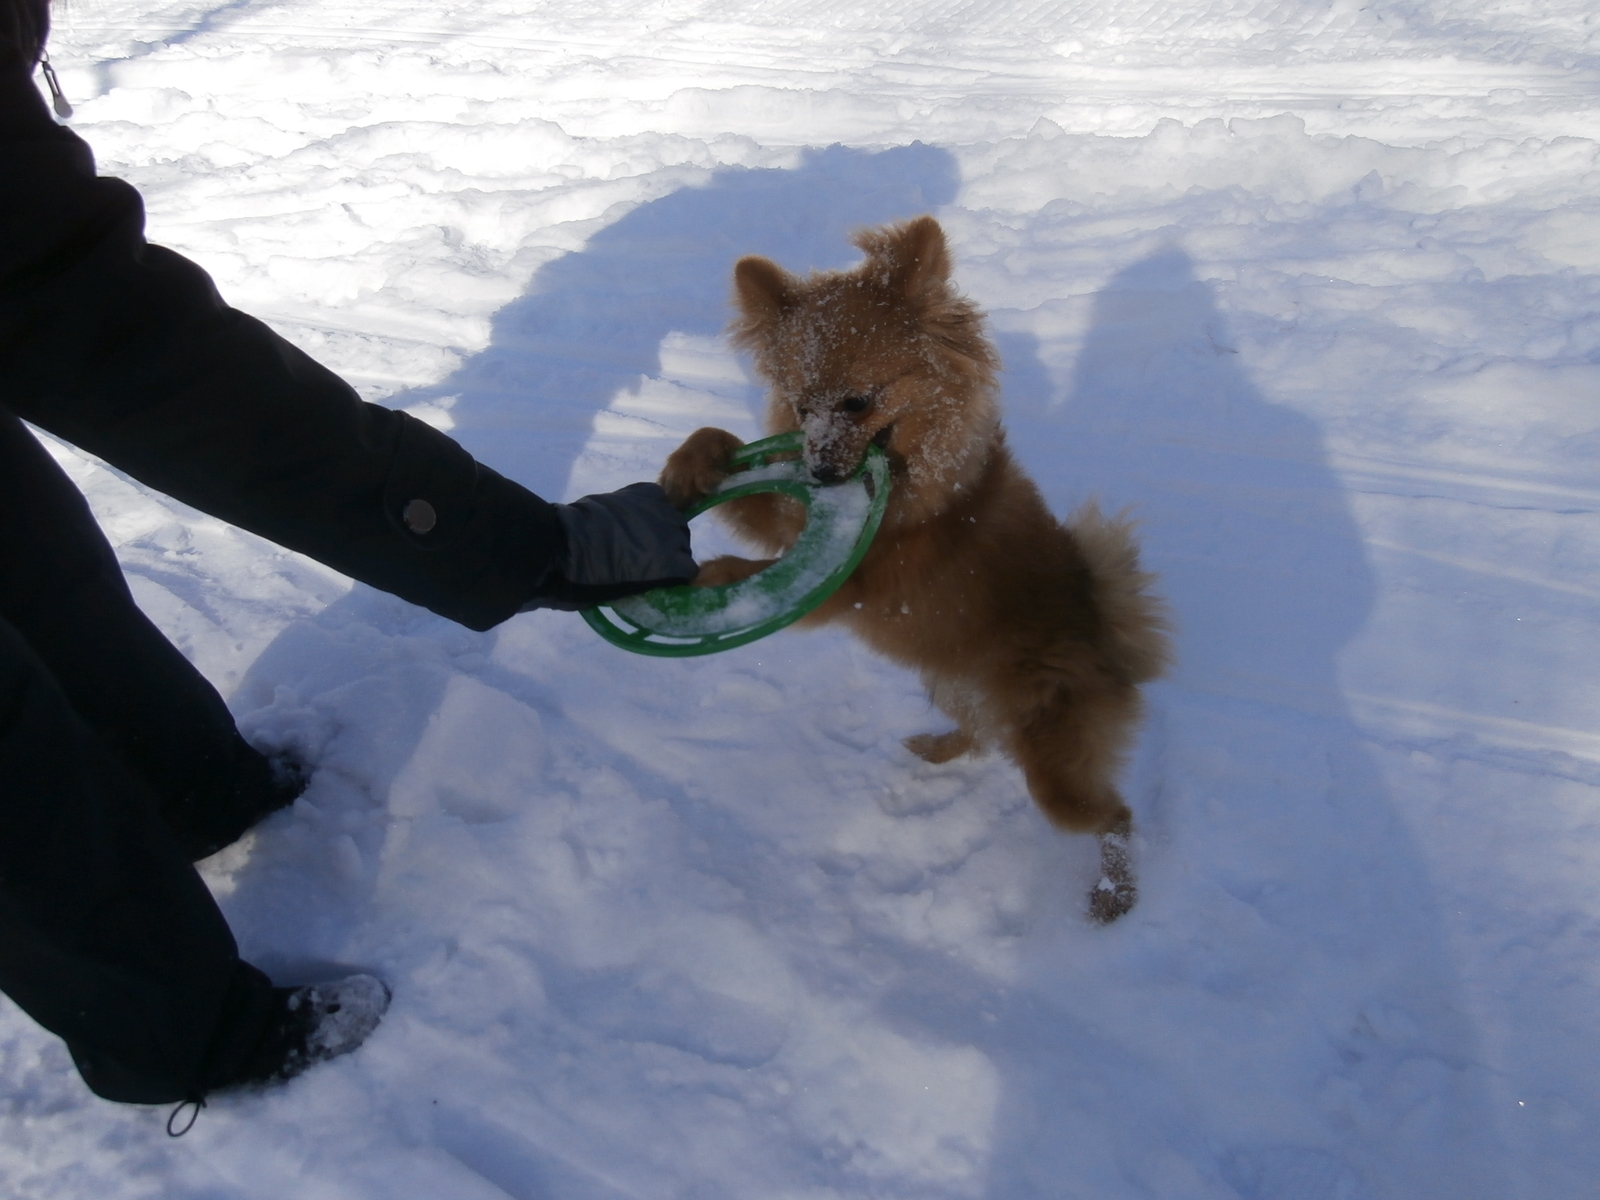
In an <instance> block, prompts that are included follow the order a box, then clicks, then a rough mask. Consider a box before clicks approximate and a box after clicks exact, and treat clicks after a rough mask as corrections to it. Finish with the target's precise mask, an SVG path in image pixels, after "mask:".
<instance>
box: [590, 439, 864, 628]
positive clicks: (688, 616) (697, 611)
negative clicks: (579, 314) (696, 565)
mask: <svg viewBox="0 0 1600 1200" xmlns="http://www.w3.org/2000/svg"><path fill="white" fill-rule="evenodd" d="M802 441H803V438H802V435H801V434H800V433H799V432H798V431H796V432H793V433H780V434H778V435H777V436H776V437H769V438H766V439H764V440H762V441H759V442H751V443H749V444H748V445H745V446H741V447H739V449H738V450H737V451H736V452H735V453H734V455H733V458H732V460H731V461H732V463H733V465H735V466H743V467H746V468H747V469H746V470H743V471H740V472H738V473H736V474H733V475H730V476H728V478H727V479H725V480H723V481H722V484H721V486H720V487H718V488H717V490H716V491H715V492H713V493H711V495H709V496H707V497H706V498H705V499H704V500H702V501H700V503H699V504H697V505H695V506H694V507H693V508H691V509H690V510H689V512H688V515H689V516H690V517H697V516H699V515H700V514H701V513H703V512H705V511H706V510H707V509H710V508H715V507H716V506H717V505H719V504H726V503H727V502H728V501H729V500H737V499H738V498H739V497H740V496H750V495H754V494H755V493H757V492H781V493H783V494H784V495H786V496H793V497H794V498H795V499H796V500H798V501H800V503H801V504H803V505H805V508H806V524H805V528H804V529H802V530H801V531H800V537H799V538H798V539H797V540H796V541H795V544H794V545H793V546H791V547H790V549H789V552H788V553H787V554H785V555H784V556H783V557H782V558H780V559H779V560H778V561H777V562H775V563H773V564H772V565H771V566H770V567H768V568H767V569H766V570H764V571H762V572H760V573H759V574H757V575H752V576H751V577H750V578H749V579H741V580H740V581H739V582H737V583H729V584H723V585H721V586H720V587H707V588H696V587H668V588H657V589H656V590H655V591H651V592H644V593H642V594H640V595H637V596H629V597H627V598H626V599H624V600H616V601H612V602H611V603H610V604H608V605H606V607H607V608H609V609H610V610H611V615H610V616H607V615H606V613H605V612H604V611H602V610H601V609H600V608H586V609H583V610H582V612H581V614H580V615H581V616H582V617H583V619H584V620H585V621H587V622H588V623H589V626H590V628H592V629H593V630H594V631H595V632H596V633H598V634H599V635H600V636H601V637H603V638H605V639H606V641H608V642H610V643H611V644H612V645H614V646H621V647H622V648H623V649H624V650H632V651H633V652H634V653H635V654H653V655H656V656H658V657H662V658H687V657H691V656H693V655H697V654H715V653H716V652H717V651H719V650H731V649H733V647H735V646H743V645H745V644H746V643H747V642H753V641H755V640H756V639H757V638H764V637H766V636H767V634H769V633H775V632H777V631H778V630H780V629H782V628H783V627H784V626H786V625H792V624H793V623H794V622H796V621H798V620H799V619H800V618H801V617H803V616H805V615H806V614H807V613H808V612H810V611H811V610H812V609H814V608H816V607H817V605H819V604H821V603H822V602H823V601H824V600H826V599H827V598H828V597H829V596H831V595H833V593H834V592H835V591H836V590H837V589H838V587H839V585H840V584H842V583H843V582H844V581H845V580H846V579H848V578H849V576H850V572H852V571H854V570H855V569H856V566H857V565H858V564H859V563H860V562H861V559H862V556H863V555H865V554H866V552H867V547H868V546H869V545H871V544H872V538H873V535H875V534H876V533H877V532H878V525H879V524H880V523H881V522H882V521H883V510H884V507H885V505H887V504H888V502H889V462H888V460H887V459H886V458H884V456H883V451H881V450H879V449H878V448H877V447H876V446H873V447H871V448H870V449H868V451H867V456H866V458H865V459H863V460H862V463H861V465H860V466H859V467H857V468H856V470H855V473H854V474H853V475H851V476H850V478H849V479H847V480H845V481H844V482H843V483H836V484H828V485H822V484H818V483H815V482H813V481H812V479H811V477H810V473H809V472H808V471H807V470H806V467H805V464H804V463H803V462H801V461H800V460H799V459H798V457H796V456H797V455H799V454H800V452H801V448H802ZM779 456H784V457H781V458H780V457H779ZM775 459H777V461H774V460H775ZM613 618H615V619H613Z"/></svg>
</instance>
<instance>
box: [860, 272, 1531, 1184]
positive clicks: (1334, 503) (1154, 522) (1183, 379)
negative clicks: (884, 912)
mask: <svg viewBox="0 0 1600 1200" xmlns="http://www.w3.org/2000/svg"><path fill="white" fill-rule="evenodd" d="M1003 345H1004V348H1005V349H1006V350H1008V351H1009V354H1008V368H1010V369H1009V370H1008V374H1007V379H1006V413H1007V424H1008V428H1009V430H1010V442H1011V445H1012V447H1013V448H1014V450H1016V452H1017V453H1018V455H1019V457H1020V458H1021V459H1022V460H1023V463H1024V465H1025V466H1026V467H1027V469H1028V470H1029V472H1030V474H1032V475H1033V477H1034V478H1035V479H1036V480H1037V481H1038V482H1039V484H1040V486H1041V488H1042V489H1043V490H1044V492H1045V494H1046V497H1047V499H1048V500H1049V502H1050V504H1051V506H1052V508H1053V509H1054V510H1055V511H1056V512H1058V513H1065V512H1067V511H1069V510H1070V509H1071V508H1072V507H1073V506H1074V505H1075V504H1077V503H1079V502H1081V501H1082V500H1084V499H1086V498H1088V497H1091V496H1096V497H1098V498H1099V499H1100V501H1101V502H1102V503H1103V504H1104V505H1106V506H1108V507H1110V508H1113V509H1115V508H1118V507H1121V506H1123V505H1129V504H1131V505H1134V506H1135V511H1136V515H1137V516H1138V518H1139V520H1140V527H1141V540H1142V545H1143V553H1144V557H1145V562H1146V565H1147V566H1149V567H1150V568H1152V569H1153V570H1155V571H1156V572H1158V573H1159V576H1160V581H1161V582H1160V587H1159V591H1160V592H1161V593H1162V594H1163V595H1165V596H1166V597H1167V599H1168V601H1169V602H1170V604H1171V606H1172V609H1173V611H1174V613H1175V617H1176V622H1177V625H1178V640H1177V646H1178V658H1179V662H1178V666H1177V667H1176V669H1175V671H1174V673H1173V676H1172V678H1171V680H1170V681H1169V682H1167V683H1164V684H1161V685H1158V686H1157V687H1156V688H1155V689H1153V703H1152V713H1151V721H1150V725H1149V728H1148V730H1147V732H1146V735H1145V737H1144V739H1143V745H1142V748H1141V751H1140V753H1139V756H1138V760H1137V761H1136V763H1135V764H1134V766H1133V769H1132V770H1131V771H1130V783H1131V784H1132V787H1131V788H1130V797H1129V798H1130V803H1131V804H1132V806H1133V808H1134V810H1135V813H1136V815H1137V817H1138V819H1139V820H1140V821H1141V822H1142V825H1143V829H1144V846H1145V852H1144V855H1143V860H1144V861H1143V869H1142V872H1141V873H1142V876H1143V880H1142V886H1143V897H1142V900H1141V903H1140V906H1139V907H1137V908H1136V909H1135V910H1134V911H1133V912H1132V913H1131V914H1130V915H1129V916H1128V917H1126V918H1124V919H1123V921H1122V922H1120V923H1119V924H1117V925H1114V926H1112V927H1111V928H1109V929H1107V930H1104V931H1093V930H1091V929H1089V927H1088V926H1087V925H1086V924H1085V923H1084V922H1083V918H1082V916H1081V913H1080V912H1078V911H1076V910H1077V908H1078V907H1079V902H1078V900H1077V897H1076V895H1075V894H1074V893H1072V892H1070V891H1069V890H1068V889H1067V888H1066V887H1065V886H1064V885H1063V884H1061V883H1059V882H1054V881H1051V880H1049V879H1048V878H1045V877H1047V876H1049V875H1050V874H1051V872H1052V870H1053V869H1054V867H1055V866H1059V864H1060V861H1061V859H1060V857H1059V855H1057V854H1055V853H1053V852H1052V850H1051V849H1050V848H1049V847H1045V848H1044V849H1042V851H1041V853H1040V855H1039V859H1038V864H1037V869H1038V870H1039V871H1040V872H1041V880H1040V882H1039V884H1038V885H1037V888H1036V891H1037V894H1038V895H1039V896H1042V897H1044V898H1045V899H1046V901H1047V902H1046V903H1044V904H1042V905H1041V904H1037V903H1036V904H1035V905H1034V908H1035V912H1034V913H1033V915H1032V916H1031V918H1030V921H1031V922H1032V927H1031V929H1030V930H1029V931H1028V932H1027V933H1025V934H1024V935H1023V943H1022V946H1021V948H1020V951H1021V956H1022V959H1021V961H1022V967H1021V972H1020V977H1019V978H1018V979H1016V980H1014V981H1009V982H1008V983H1006V984H1005V985H1001V984H999V983H997V981H996V980H994V979H993V978H987V977H982V976H979V975H977V974H975V973H972V972H970V971H966V970H964V969H963V968H961V967H960V966H959V965H958V964H956V963H954V962H953V961H951V960H949V959H948V958H945V957H943V956H939V961H937V962H934V961H932V959H931V958H930V959H929V960H928V961H926V962H918V961H917V960H916V959H915V958H913V957H911V956H908V957H907V958H906V960H905V963H906V967H907V970H906V974H905V976H904V977H903V979H902V980H901V981H900V982H899V983H898V984H897V985H896V986H895V987H893V988H891V989H890V990H889V992H888V993H887V995H886V996H885V998H884V1002H883V1007H884V1011H885V1013H886V1014H888V1015H889V1017H890V1018H891V1019H892V1020H894V1021H896V1022H898V1023H899V1024H900V1026H901V1027H902V1028H904V1029H905V1030H906V1031H907V1032H908V1034H909V1035H912V1036H916V1037H921V1038H931V1039H935V1040H939V1041H944V1042H949V1043H956V1044H961V1045H968V1046H974V1047H976V1048H978V1049H980V1050H982V1051H983V1052H984V1053H985V1054H986V1055H987V1056H988V1057H989V1060H990V1063H991V1065H992V1066H993V1067H994V1069H995V1070H996V1072H997V1075H998V1081H999V1089H1000V1099H999V1103H998V1107H997V1110H996V1114H995V1121H994V1124H993V1140H992V1143H991V1145H990V1147H989V1152H988V1155H987V1159H986V1162H985V1165H984V1167H983V1170H982V1175H983V1177H984V1178H985V1180H986V1185H985V1188H984V1194H985V1195H986V1196H988V1197H990V1198H992V1200H1024V1198H1032V1197H1038V1198H1039V1200H1044V1198H1046V1197H1049V1198H1052V1200H1055V1198H1059V1197H1062V1196H1080V1195H1081V1196H1085V1197H1088V1196H1124V1195H1126V1196H1145V1195H1149V1196H1176V1195H1180V1194H1181V1195H1186V1196H1189V1195H1192V1196H1202V1195H1204V1196H1218V1197H1232V1196H1238V1197H1240V1198H1241V1200H1356V1198H1357V1197H1361V1198H1367V1197H1373V1198H1376V1197H1393V1198H1395V1200H1399V1198H1400V1197H1419V1196H1430V1197H1432V1196H1437V1197H1445V1196H1449V1197H1453V1198H1454V1197H1469V1196H1470V1197H1475V1198H1476V1197H1483V1198H1484V1200H1487V1198H1489V1197H1495V1196H1501V1195H1505V1194H1506V1189H1507V1180H1506V1179H1505V1177H1504V1173H1503V1167H1502V1166H1501V1163H1502V1162H1503V1157H1502V1152H1501V1151H1500V1149H1499V1146H1500V1139H1499V1135H1498V1133H1497V1132H1496V1129H1495V1123H1494V1120H1493V1117H1492V1115H1491V1114H1492V1110H1491V1101H1490V1098H1489V1088H1490V1084H1489V1082H1488V1080H1487V1077H1486V1076H1487V1072H1486V1070H1485V1069H1484V1068H1482V1067H1481V1066H1477V1065H1475V1064H1477V1063H1478V1062H1479V1061H1481V1056H1480V1055H1479V1054H1478V1053H1477V1052H1476V1049H1475V1046H1476V1036H1475V1033H1474V1031H1473V1029H1472V1028H1471V1026H1470V1024H1469V1022H1468V1020H1467V1019H1466V1018H1465V1017H1464V1016H1463V1015H1462V1011H1461V1009H1462V1006H1461V1004H1460V1000H1459V996H1460V990H1461V989H1460V984H1459V983H1458V981H1457V980H1456V978H1455V975H1454V971H1453V968H1452V966H1451V964H1450V963H1449V961H1448V958H1447V954H1446V951H1445V946H1444V934H1443V930H1442V928H1441V924H1440V920H1439V915H1438V912H1437V906H1436V901H1435V900H1434V898H1433V896H1432V893H1431V889H1430V885H1429V878H1428V875H1429V873H1428V869H1427V866H1426V864H1425V861H1424V859H1423V856H1422V854H1421V852H1420V850H1419V848H1418V847H1417V845H1416V844H1415V843H1414V842H1413V840H1412V839H1411V837H1410V835H1409V833H1408V832H1407V830H1406V829H1405V826H1404V823H1403V820H1402V818H1401V817H1400V816H1399V815H1398V814H1397V813H1396V811H1395V808H1394V805H1393V803H1392V802H1391V800H1390V798H1389V796H1388V795H1387V794H1386V790H1385V786H1384V783H1383V781H1382V779H1381V777H1380V774H1379V771H1378V769H1377V767H1376V764H1375V763H1374V761H1373V760H1372V758H1371V756H1370V753H1369V751H1368V750H1367V749H1366V748H1365V745H1364V743H1363V739H1362V734H1361V732H1360V730H1359V729H1358V727H1357V726H1356V724H1355V723H1354V721H1353V720H1352V719H1351V717H1350V714H1349V713H1348V711H1347V710H1346V706H1345V703H1344V701H1343V698H1342V694H1341V692H1340V688H1339V684H1338V680H1337V675H1336V667H1337V659H1338V655H1339V653H1340V651H1341V649H1342V648H1343V647H1344V646H1345V644H1346V643H1347V642H1348V641H1349V640H1350V639H1351V638H1352V637H1354V636H1355V635H1356V634H1357V633H1358V632H1359V631H1360V630H1361V629H1362V628H1363V627H1364V625H1365V624H1366V621H1367V618H1368V615H1369V612H1370V610H1371V609H1372V607H1373V603H1374V594H1375V588H1374V583H1373V579H1372V577H1371V575H1370V572H1369V569H1368V566H1367V561H1366V557H1365V553H1364V549H1363V545H1362V540H1361V536H1360V533H1359V531H1358V529H1357V526H1356V523H1355V520H1354V518H1353V517H1352V515H1351V511H1350V506H1349V501H1348V498H1347V497H1346V494H1345V492H1344V489H1343V487H1342V485H1341V483H1340V481H1339V479H1338V478H1337V477H1336V476H1335V475H1334V473H1333V471H1332V470H1331V468H1330V467H1329V465H1328V460H1327V454H1326V452H1325V450H1324V447H1323V444H1322V438H1321V435H1320V431H1319V430H1318V428H1317V426H1316V424H1315V423H1314V422H1312V421H1311V420H1310V419H1308V418H1307V417H1305V416H1303V415H1301V414H1299V413H1297V412H1295V411H1294V410H1292V409H1290V408H1288V407H1285V406H1283V405H1279V404H1275V403H1273V402H1272V401H1271V400H1269V399H1268V398H1267V397H1265V396H1263V395H1262V394H1261V392H1260V391H1259V390H1258V389H1257V387H1256V386H1255V384H1254V383H1253V382H1252V381H1251V379H1250V377H1249V375H1248V374H1247V373H1246V371H1245V370H1244V369H1243V368H1242V366H1241V362H1240V355H1239V353H1238V350H1237V348H1236V347H1235V346H1234V345H1233V344H1231V341H1230V337H1229V332H1228V329H1227V325H1226V323H1225V321H1224V319H1223V317H1222V315H1221V313H1220V312H1219V311H1218V308H1217V305H1216V303H1215V301H1214V299H1213V296H1212V293H1211V289H1210V288H1209V287H1208V285H1206V284H1205V283H1204V282H1201V281H1200V280H1198V279H1197V278H1196V277H1195V273H1194V269H1193V264H1192V263H1191V261H1190V260H1189V259H1188V257H1187V256H1186V255H1185V254H1184V253H1182V252H1181V251H1179V250H1176V249H1168V250H1164V251H1161V252H1158V253H1155V254H1153V255H1151V256H1149V257H1147V258H1146V259H1144V260H1143V261H1140V262H1137V263H1135V264H1134V265H1132V266H1130V267H1128V268H1126V269H1125V270H1123V271H1122V272H1121V273H1120V274H1118V275H1116V276H1115V277H1114V278H1112V279H1111V280H1110V281H1109V282H1108V283H1107V285H1106V286H1105V287H1104V288H1103V289H1102V290H1101V291H1100V292H1099V293H1098V294H1097V295H1096V296H1095V298H1094V300H1093V303H1092V309H1091V314H1090V321H1089V327H1088V330H1087V333H1086V336H1085V339H1084V341H1083V343H1082V345H1081V348H1080V350H1079V353H1078V355H1077V357H1076V361H1075V364H1074V366H1073V368H1072V375H1071V378H1070V380H1068V381H1065V387H1064V388H1062V387H1057V386H1055V385H1053V384H1052V381H1051V379H1050V378H1049V376H1048V374H1047V373H1046V372H1045V371H1044V370H1043V369H1042V368H1041V367H1040V357H1039V355H1038V354H1037V350H1038V348H1039V347H1038V344H1037V342H1035V341H1034V339H1033V338H1032V337H1031V336H1029V335H1012V336H1011V337H1010V338H1009V339H1007V340H1006V342H1005V343H1004V344H1003ZM1063 926H1070V928H1063ZM1125 1014H1126V1015H1125ZM1286 1028H1288V1029H1290V1030H1293V1031H1294V1032H1293V1034H1292V1035H1288V1036H1286V1035H1285V1032H1284V1030H1285V1029H1286ZM1285 1080H1294V1081H1296V1084H1295V1085H1289V1086H1288V1087H1287V1088H1286V1085H1285V1083H1284V1081H1285ZM1424 1081H1425V1082H1424ZM1296 1085H1297V1086H1296ZM1280 1109H1281V1110H1283V1111H1285V1112H1288V1111H1297V1112H1302V1113H1303V1112H1309V1113H1311V1114H1313V1115H1314V1116H1317V1115H1319V1114H1320V1119H1318V1120H1314V1121H1313V1122H1312V1127H1313V1128H1314V1129H1315V1130H1316V1132H1310V1131H1308V1129H1307V1127H1306V1125H1305V1124H1300V1125H1299V1128H1298V1129H1297V1130H1295V1126H1296V1122H1295V1121H1294V1120H1290V1119H1285V1120H1283V1121H1281V1122H1280V1121H1278V1120H1277V1119H1276V1118H1277V1116H1278V1112H1279V1110H1280ZM1423 1129H1427V1130H1428V1132H1427V1133H1426V1134H1424V1133H1422V1130H1423ZM1291 1130H1294V1132H1291Z"/></svg>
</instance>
